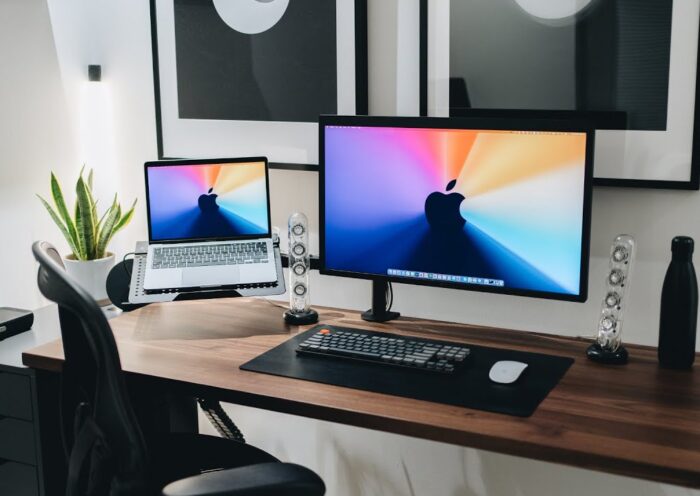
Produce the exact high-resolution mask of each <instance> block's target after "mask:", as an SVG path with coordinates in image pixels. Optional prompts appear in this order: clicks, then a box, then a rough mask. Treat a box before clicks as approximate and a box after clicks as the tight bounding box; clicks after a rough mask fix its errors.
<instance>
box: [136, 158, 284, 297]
mask: <svg viewBox="0 0 700 496" xmlns="http://www.w3.org/2000/svg"><path fill="white" fill-rule="evenodd" d="M144 168H145V173H146V207H147V213H148V241H149V245H148V253H147V256H146V272H145V274H144V284H143V287H144V289H145V290H146V291H157V290H169V289H178V290H183V289H198V288H215V287H222V286H239V285H245V284H263V283H272V282H274V281H276V280H277V269H276V266H275V261H274V249H273V246H272V236H271V228H270V194H269V190H270V188H269V180H268V165H267V159H266V158H265V157H252V158H229V159H215V160H166V161H158V162H146V164H145V165H144Z"/></svg>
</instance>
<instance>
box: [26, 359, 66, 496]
mask: <svg viewBox="0 0 700 496" xmlns="http://www.w3.org/2000/svg"><path fill="white" fill-rule="evenodd" d="M59 377H60V376H59V374H57V373H53V372H46V371H43V370H36V371H35V373H34V385H35V390H34V392H33V394H34V402H35V408H34V415H35V426H36V428H35V431H34V432H35V433H36V436H37V468H38V472H39V474H38V475H39V494H42V495H45V496H54V495H55V496H58V495H63V494H65V493H66V490H65V487H66V474H67V466H66V457H65V454H64V452H63V440H62V439H61V428H60V422H59V415H58V406H59V383H60V381H59Z"/></svg>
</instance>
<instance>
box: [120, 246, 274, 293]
mask: <svg viewBox="0 0 700 496" xmlns="http://www.w3.org/2000/svg"><path fill="white" fill-rule="evenodd" d="M272 241H273V243H272V245H273V247H274V250H275V265H276V268H277V281H276V282H274V283H271V284H246V285H242V286H239V287H232V288H225V289H202V290H196V291H190V290H188V291H184V292H180V291H178V290H164V291H159V292H154V291H148V292H146V290H144V289H143V279H144V275H145V273H146V270H145V269H146V252H147V251H148V242H146V241H139V242H137V243H136V249H135V250H134V252H135V253H134V259H133V266H132V270H131V282H130V284H129V301H128V303H130V304H138V305H143V304H148V303H161V302H166V301H179V300H201V299H207V298H231V297H236V296H273V295H281V294H284V293H285V291H286V288H285V284H284V272H283V271H282V257H281V255H280V243H279V237H278V236H276V235H275V236H273V240H272Z"/></svg>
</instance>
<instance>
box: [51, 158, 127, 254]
mask: <svg viewBox="0 0 700 496" xmlns="http://www.w3.org/2000/svg"><path fill="white" fill-rule="evenodd" d="M83 169H84V168H83ZM75 193H76V202H75V208H74V209H73V216H71V215H70V213H69V212H68V207H67V206H66V201H65V200H64V198H63V191H62V190H61V185H60V184H59V182H58V179H56V175H55V174H54V173H53V172H52V173H51V197H52V198H53V203H54V204H53V206H52V205H51V204H50V203H49V202H48V201H46V200H45V199H44V198H42V197H41V196H39V195H37V196H38V197H39V200H41V203H42V204H43V205H44V207H46V210H47V211H48V212H49V215H50V216H51V218H52V219H53V221H54V222H55V223H56V225H57V226H58V228H59V229H60V230H61V233H63V236H64V237H65V238H66V241H68V245H69V246H70V249H71V251H72V252H73V256H74V257H75V259H76V260H97V259H99V258H103V257H104V256H105V253H106V250H107V245H108V244H109V241H110V240H111V239H112V236H114V235H115V234H116V233H117V232H118V231H120V230H121V229H122V228H123V227H124V226H126V225H127V224H128V223H129V221H131V218H132V217H133V216H134V207H135V205H136V200H134V203H133V204H132V205H131V208H130V209H129V210H128V211H126V212H124V213H123V212H122V208H121V205H119V203H118V202H117V195H116V194H115V195H114V199H113V200H112V204H111V205H110V206H109V208H108V209H107V211H105V212H104V213H103V214H102V216H100V217H99V218H98V215H97V201H96V200H95V198H94V197H93V194H92V170H90V172H89V174H88V177H87V179H83V170H81V171H80V176H79V177H78V182H77V184H76V186H75Z"/></svg>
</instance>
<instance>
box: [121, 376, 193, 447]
mask: <svg viewBox="0 0 700 496" xmlns="http://www.w3.org/2000/svg"><path fill="white" fill-rule="evenodd" d="M127 384H128V388H129V394H130V396H131V400H132V404H133V407H134V410H135V411H136V415H137V417H138V418H139V423H140V424H141V428H142V429H143V431H144V434H146V435H148V434H158V433H165V432H192V433H196V432H199V423H198V419H197V401H196V399H195V398H192V397H189V396H183V395H179V394H175V393H173V392H170V391H165V392H164V391H163V389H164V388H163V384H162V382H158V381H157V380H155V379H151V378H146V377H133V376H127Z"/></svg>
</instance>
